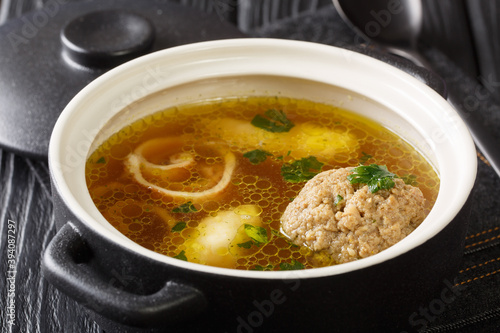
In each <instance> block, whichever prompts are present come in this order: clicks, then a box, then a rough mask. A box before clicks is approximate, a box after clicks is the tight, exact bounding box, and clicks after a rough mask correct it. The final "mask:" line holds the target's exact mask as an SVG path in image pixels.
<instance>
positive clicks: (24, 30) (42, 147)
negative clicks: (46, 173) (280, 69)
mask: <svg viewBox="0 0 500 333" xmlns="http://www.w3.org/2000/svg"><path fill="white" fill-rule="evenodd" d="M241 37H245V35H244V34H243V33H242V32H240V31H239V30H238V29H237V28H236V27H235V26H233V25H231V24H230V23H228V22H224V21H223V19H222V18H220V17H218V16H217V15H209V14H206V13H202V12H200V11H197V10H195V9H191V8H186V7H184V6H181V5H177V4H174V3H170V2H166V1H157V0H143V1H134V0H107V1H102V0H101V1H99V0H94V1H83V2H70V3H66V4H60V2H58V1H49V2H47V4H46V5H45V7H43V8H42V9H40V10H38V11H35V12H31V13H29V14H26V15H25V16H22V17H20V18H17V19H13V20H10V21H7V22H6V23H5V24H4V25H2V26H0V146H1V147H2V148H5V149H7V150H11V151H14V152H16V153H19V154H21V155H24V156H28V157H34V158H42V159H46V158H47V153H48V145H49V140H50V135H51V133H52V129H53V127H54V124H55V122H56V120H57V118H58V117H59V114H60V113H61V112H62V110H63V109H64V107H65V106H66V104H67V103H68V102H69V101H70V100H71V99H72V98H73V97H74V96H75V95H76V94H77V93H78V92H79V91H80V90H81V89H82V88H83V87H85V86H86V85H87V84H88V83H90V82H91V81H92V80H94V79H95V78H97V77H98V76H100V75H101V74H103V73H104V72H106V71H108V70H109V69H111V68H113V67H115V66H117V65H119V64H121V63H124V62H126V61H128V60H130V59H133V58H135V57H138V56H141V55H143V54H146V53H149V52H153V51H157V50H161V49H165V48H168V47H172V46H177V45H181V44H187V43H194V42H199V41H206V40H213V39H225V38H241Z"/></svg>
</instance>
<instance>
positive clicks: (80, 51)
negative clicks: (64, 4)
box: [61, 9, 154, 67]
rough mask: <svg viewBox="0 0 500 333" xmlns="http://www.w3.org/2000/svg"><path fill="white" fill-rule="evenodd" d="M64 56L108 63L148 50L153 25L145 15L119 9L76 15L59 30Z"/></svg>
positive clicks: (92, 63) (93, 64)
mask: <svg viewBox="0 0 500 333" xmlns="http://www.w3.org/2000/svg"><path fill="white" fill-rule="evenodd" d="M61 40H62V44H63V54H64V55H65V56H66V59H69V60H70V61H74V62H76V63H77V64H79V65H82V66H85V67H111V66H116V65H119V64H121V63H124V62H126V61H128V60H130V59H133V58H136V57H137V56H140V55H143V54H145V53H147V51H148V50H149V49H150V48H151V46H152V44H153V40H154V28H153V25H152V24H151V23H150V22H149V21H148V20H147V19H145V18H144V17H142V16H140V15H137V14H134V13H130V12H126V11H124V10H120V9H114V10H102V11H95V12H91V13H88V14H85V15H82V16H79V17H77V18H75V19H73V20H72V21H71V22H69V23H68V24H67V25H66V26H65V27H64V28H63V30H62V31H61Z"/></svg>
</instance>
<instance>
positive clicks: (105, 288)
mask: <svg viewBox="0 0 500 333" xmlns="http://www.w3.org/2000/svg"><path fill="white" fill-rule="evenodd" d="M89 256H91V252H90V249H89V247H88V245H87V244H86V242H85V241H84V239H83V238H82V236H81V234H80V232H79V231H78V229H77V228H76V227H75V226H74V225H73V224H72V223H71V222H68V223H66V224H65V225H64V226H63V227H62V228H61V229H60V230H59V232H58V233H57V234H56V236H55V237H54V238H53V239H52V241H51V243H50V244H49V246H48V247H47V249H46V251H45V254H44V257H43V264H42V270H43V274H44V276H45V278H46V279H47V280H48V281H49V282H51V283H52V284H53V285H54V286H56V287H57V288H58V289H60V290H62V291H64V292H65V293H67V294H69V295H71V297H72V298H74V299H75V300H76V301H78V302H79V303H81V304H82V305H84V306H86V307H87V308H89V309H91V310H93V311H94V312H96V313H98V314H99V315H102V316H104V317H106V318H108V319H111V320H114V321H115V322H120V323H122V324H125V325H129V326H139V327H148V326H151V325H155V324H158V323H164V324H165V323H167V324H168V323H176V322H180V321H182V320H184V319H187V318H188V317H193V316H194V315H196V314H198V313H200V312H201V311H203V310H204V309H205V307H206V305H207V302H206V299H205V296H204V295H203V294H202V293H201V292H200V291H199V290H197V289H195V288H193V287H191V286H187V285H184V284H182V283H179V282H175V281H169V282H167V283H165V285H164V286H163V287H162V288H161V289H160V290H159V291H157V292H155V293H153V294H150V295H135V294H132V293H129V292H126V291H124V290H121V289H119V288H117V287H116V286H114V285H113V284H112V283H108V282H106V281H105V279H102V278H100V277H99V274H96V272H95V271H94V270H92V268H91V267H90V266H89V265H87V264H85V261H86V260H85V259H86V258H88V257H89Z"/></svg>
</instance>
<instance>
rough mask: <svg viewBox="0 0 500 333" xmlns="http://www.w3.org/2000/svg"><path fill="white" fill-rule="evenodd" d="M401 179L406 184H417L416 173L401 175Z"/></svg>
mask: <svg viewBox="0 0 500 333" xmlns="http://www.w3.org/2000/svg"><path fill="white" fill-rule="evenodd" d="M401 179H402V180H403V181H404V182H405V184H406V185H412V186H417V185H418V182H417V176H416V175H406V176H403V177H401Z"/></svg>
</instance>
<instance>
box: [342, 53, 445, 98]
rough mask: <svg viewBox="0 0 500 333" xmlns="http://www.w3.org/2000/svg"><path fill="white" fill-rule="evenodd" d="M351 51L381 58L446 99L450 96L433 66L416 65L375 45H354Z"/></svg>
mask: <svg viewBox="0 0 500 333" xmlns="http://www.w3.org/2000/svg"><path fill="white" fill-rule="evenodd" d="M349 49H350V50H351V51H355V52H358V53H362V54H365V55H367V56H370V57H372V58H375V59H378V60H381V61H383V62H385V63H387V64H389V65H392V66H394V67H396V68H398V69H400V70H402V71H404V72H406V73H408V74H410V75H412V76H413V77H415V78H416V79H417V80H419V81H421V82H422V83H424V84H426V85H428V86H429V87H431V88H432V89H434V90H435V91H436V92H437V93H438V94H440V95H441V96H442V97H443V98H444V99H447V97H448V90H447V88H446V83H445V81H444V80H443V78H442V77H441V76H439V75H438V74H437V73H435V72H434V71H433V70H432V69H431V68H424V67H421V66H418V65H416V64H415V63H413V62H412V61H410V60H408V59H405V58H402V57H399V56H396V55H393V54H390V53H388V52H386V51H384V50H383V49H379V48H377V47H376V46H373V45H361V46H353V47H351V48H349Z"/></svg>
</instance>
